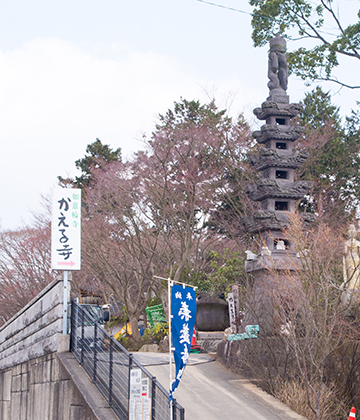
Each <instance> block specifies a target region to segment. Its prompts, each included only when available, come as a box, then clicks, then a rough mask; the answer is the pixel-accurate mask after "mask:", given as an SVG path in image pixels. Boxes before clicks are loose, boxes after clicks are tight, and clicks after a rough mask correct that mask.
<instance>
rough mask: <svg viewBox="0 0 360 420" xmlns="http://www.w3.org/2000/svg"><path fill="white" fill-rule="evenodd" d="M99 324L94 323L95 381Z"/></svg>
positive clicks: (94, 378) (94, 375) (94, 379)
mask: <svg viewBox="0 0 360 420" xmlns="http://www.w3.org/2000/svg"><path fill="white" fill-rule="evenodd" d="M96 342H97V325H96V322H95V323H94V372H93V381H94V383H95V382H96V362H97V360H96V356H97V354H96V351H97V348H96V346H97V343H96Z"/></svg>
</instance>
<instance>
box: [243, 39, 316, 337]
mask: <svg viewBox="0 0 360 420" xmlns="http://www.w3.org/2000/svg"><path fill="white" fill-rule="evenodd" d="M268 77H269V79H270V80H269V83H268V87H269V97H268V98H267V100H266V101H265V102H264V103H263V104H262V105H261V108H256V109H255V110H254V114H255V115H256V117H257V118H258V119H259V120H262V121H265V124H264V125H263V126H262V127H261V130H260V131H255V132H254V133H253V136H254V138H255V139H256V141H257V142H258V143H259V144H262V145H264V148H263V149H262V150H261V151H260V153H259V154H258V155H256V156H250V160H251V163H252V164H253V166H254V167H255V169H256V170H257V171H259V172H261V175H262V177H261V179H260V180H259V181H257V183H256V184H255V185H249V186H248V189H247V193H248V195H249V197H250V198H251V199H252V200H254V201H258V202H259V203H260V210H257V211H255V212H254V214H253V215H252V216H249V217H244V218H243V223H244V224H245V226H246V228H247V230H248V231H249V232H251V233H258V234H259V235H260V246H259V248H260V249H259V255H257V254H254V253H252V252H250V251H247V261H246V271H247V272H249V273H252V274H253V276H254V296H253V299H255V300H254V301H253V309H254V311H253V312H254V314H253V316H251V315H250V314H249V313H247V314H245V319H244V325H246V324H258V323H261V322H264V317H265V318H269V316H265V311H267V312H268V313H269V314H270V318H271V312H272V311H271V309H270V308H268V307H267V306H269V305H271V303H270V302H269V301H267V300H266V299H265V298H264V294H265V292H266V290H267V289H268V288H271V287H272V286H271V284H272V278H271V277H272V276H273V274H272V273H271V272H270V270H276V272H277V276H279V275H280V276H281V275H282V274H281V271H282V270H287V272H288V271H289V270H296V269H297V264H296V255H295V254H296V253H295V251H294V247H293V244H292V243H291V242H290V241H289V240H288V238H287V237H286V234H285V233H284V228H286V227H287V226H288V224H289V217H290V214H291V212H295V203H296V201H297V200H300V199H301V198H303V197H304V195H305V194H306V193H307V192H308V191H309V190H310V188H311V186H312V184H311V182H307V181H296V182H295V181H294V170H295V169H296V168H298V167H299V166H301V165H302V164H303V163H304V162H305V160H306V158H307V154H306V153H299V152H296V151H293V143H294V141H296V140H297V139H298V138H299V137H300V136H301V134H302V132H303V128H302V127H299V126H297V125H294V124H293V125H291V119H292V118H293V117H295V116H296V115H297V114H298V113H299V112H300V111H301V105H300V104H290V103H289V96H288V95H287V93H286V90H287V80H288V67H287V59H286V41H285V39H284V38H281V37H280V36H276V37H275V38H273V39H271V40H270V53H269V67H268ZM302 219H303V221H304V223H305V226H306V224H308V223H310V222H311V221H312V220H313V219H314V215H312V214H309V213H303V214H302ZM264 299H265V300H266V301H265V300H264ZM264 305H265V306H264ZM256 317H258V319H256ZM266 323H267V324H268V325H267V328H266V329H269V328H270V329H272V322H271V319H267V322H266ZM260 327H261V325H260Z"/></svg>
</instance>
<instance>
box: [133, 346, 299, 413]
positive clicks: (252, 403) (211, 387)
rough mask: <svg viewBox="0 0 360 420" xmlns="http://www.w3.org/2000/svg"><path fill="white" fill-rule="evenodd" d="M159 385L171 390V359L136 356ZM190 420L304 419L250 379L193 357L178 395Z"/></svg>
mask: <svg viewBox="0 0 360 420" xmlns="http://www.w3.org/2000/svg"><path fill="white" fill-rule="evenodd" d="M134 356H135V358H136V359H137V360H139V362H141V363H142V364H143V365H144V366H145V367H146V368H147V369H148V370H149V372H151V373H152V374H153V375H154V376H156V378H157V379H158V380H159V382H160V383H161V384H162V385H163V386H164V387H165V389H168V388H169V357H168V355H166V354H163V353H134ZM174 396H175V398H176V399H177V401H178V402H179V403H180V404H181V405H182V406H183V407H184V408H185V418H186V420H222V419H223V420H293V419H304V417H302V416H300V415H298V414H296V413H294V412H293V411H291V410H290V409H289V408H288V407H287V406H285V405H284V404H282V403H280V402H279V401H278V400H276V399H275V398H273V397H272V396H270V395H269V394H267V393H266V392H264V391H262V390H261V389H259V388H258V387H256V386H255V385H253V384H251V383H250V382H249V381H248V380H247V379H245V378H243V377H241V376H239V375H235V374H234V373H232V372H231V371H229V370H228V369H226V368H225V367H224V366H222V365H221V364H220V363H218V362H216V361H215V360H214V359H213V358H212V357H211V356H210V355H208V354H191V355H190V359H189V362H188V365H187V367H186V369H185V372H184V375H183V377H182V380H181V382H180V385H179V388H178V389H177V390H176V391H175V394H174Z"/></svg>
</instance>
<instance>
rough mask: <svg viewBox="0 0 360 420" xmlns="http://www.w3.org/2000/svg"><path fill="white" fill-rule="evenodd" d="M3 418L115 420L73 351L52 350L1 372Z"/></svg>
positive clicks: (12, 419) (0, 387)
mask: <svg viewBox="0 0 360 420" xmlns="http://www.w3.org/2000/svg"><path fill="white" fill-rule="evenodd" d="M0 419H1V420H115V419H116V416H115V414H114V413H113V411H112V410H111V408H110V407H109V405H108V404H107V402H106V401H105V400H104V398H103V397H102V396H101V395H100V394H99V392H98V391H97V389H96V388H95V386H94V385H93V384H92V383H91V381H90V379H89V378H88V376H87V375H86V374H85V372H84V371H83V370H82V369H81V368H80V367H79V366H78V363H77V362H76V360H75V359H74V358H73V357H72V355H71V353H62V354H57V353H52V354H49V355H46V356H42V357H39V358H36V359H33V360H30V361H28V362H25V363H21V364H19V365H17V366H14V367H12V368H11V369H7V370H5V371H3V372H0Z"/></svg>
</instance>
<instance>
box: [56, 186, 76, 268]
mask: <svg viewBox="0 0 360 420" xmlns="http://www.w3.org/2000/svg"><path fill="white" fill-rule="evenodd" d="M80 245H81V190H80V189H77V188H72V189H68V188H56V189H54V194H53V207H52V224H51V268H52V269H53V270H80V264H81V246H80Z"/></svg>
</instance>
